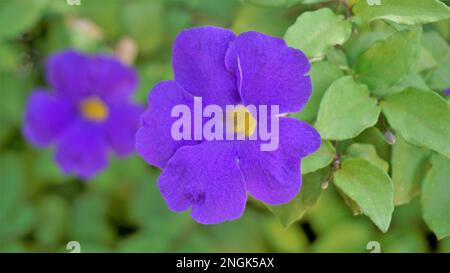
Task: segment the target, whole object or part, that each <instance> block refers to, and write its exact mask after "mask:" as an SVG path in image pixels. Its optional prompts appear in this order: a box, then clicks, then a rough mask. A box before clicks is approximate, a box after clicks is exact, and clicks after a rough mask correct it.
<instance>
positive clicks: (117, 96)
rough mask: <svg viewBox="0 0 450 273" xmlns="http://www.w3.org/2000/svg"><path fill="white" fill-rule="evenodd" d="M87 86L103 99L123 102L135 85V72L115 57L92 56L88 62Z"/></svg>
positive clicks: (136, 81)
mask: <svg viewBox="0 0 450 273" xmlns="http://www.w3.org/2000/svg"><path fill="white" fill-rule="evenodd" d="M88 74H89V80H90V83H89V87H90V88H91V89H92V90H93V92H95V93H96V94H98V95H99V96H100V97H101V98H102V99H103V100H105V101H109V102H119V103H120V102H123V101H124V100H128V98H129V97H130V95H131V94H132V93H133V92H134V90H135V89H136V87H137V83H138V77H137V75H136V72H135V71H134V70H133V69H132V68H131V67H128V66H125V65H124V64H122V63H121V62H119V61H118V60H116V59H115V58H113V57H111V56H106V55H97V56H93V57H92V58H91V59H90V62H89V72H88Z"/></svg>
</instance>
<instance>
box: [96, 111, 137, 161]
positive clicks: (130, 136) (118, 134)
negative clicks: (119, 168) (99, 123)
mask: <svg viewBox="0 0 450 273" xmlns="http://www.w3.org/2000/svg"><path fill="white" fill-rule="evenodd" d="M143 112H144V109H143V107H140V106H136V105H132V104H125V105H121V106H111V109H110V116H109V117H108V120H107V122H106V124H105V133H106V139H107V141H108V143H109V144H110V145H111V146H112V148H113V149H114V151H115V152H116V153H117V154H118V155H119V156H126V155H128V154H130V153H131V152H133V150H134V146H135V145H134V140H135V135H136V132H137V130H138V128H139V118H140V116H141V114H142V113H143Z"/></svg>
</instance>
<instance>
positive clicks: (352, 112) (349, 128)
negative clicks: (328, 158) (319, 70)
mask: <svg viewBox="0 0 450 273" xmlns="http://www.w3.org/2000/svg"><path fill="white" fill-rule="evenodd" d="M379 113H380V107H379V106H378V105H377V100H376V99H375V98H371V97H370V96H369V91H368V90H367V87H366V86H364V85H361V84H358V83H356V82H355V81H354V80H353V78H352V77H350V76H347V77H343V78H341V79H339V80H337V81H335V82H334V83H333V84H332V85H331V86H330V88H328V90H327V91H326V93H325V95H324V96H323V99H322V102H321V103H320V109H319V114H318V117H317V122H316V128H317V129H318V130H319V132H320V134H321V136H322V138H323V139H333V140H345V139H349V138H353V137H355V136H357V135H358V134H360V133H361V132H362V131H363V130H364V129H366V128H369V127H372V126H373V125H374V124H375V123H376V122H377V120H378V115H379Z"/></svg>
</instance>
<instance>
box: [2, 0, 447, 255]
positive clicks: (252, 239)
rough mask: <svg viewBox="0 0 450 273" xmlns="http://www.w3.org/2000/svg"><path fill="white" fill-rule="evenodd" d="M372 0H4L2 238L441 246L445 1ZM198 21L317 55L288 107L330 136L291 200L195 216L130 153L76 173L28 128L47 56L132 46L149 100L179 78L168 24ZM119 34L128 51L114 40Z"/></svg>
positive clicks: (127, 248) (92, 245)
mask: <svg viewBox="0 0 450 273" xmlns="http://www.w3.org/2000/svg"><path fill="white" fill-rule="evenodd" d="M369 2H376V1H373V0H372V1H370V0H369V1H365V0H359V1H358V0H348V1H337V0H333V1H326V0H242V1H238V0H184V1H183V0H165V1H164V0H81V5H80V6H70V5H68V4H67V3H66V1H65V0H0V25H1V26H2V27H1V28H0V92H1V93H0V94H1V97H0V124H1V126H0V154H1V158H0V251H1V252H53V251H56V252H67V251H68V250H66V248H65V247H66V244H67V242H69V241H79V242H80V243H81V251H82V252H91V251H94V252H97V251H100V252H115V251H118V252H182V251H188V252H210V251H214V252H230V251H239V252H266V251H271V252H278V251H280V252H368V251H369V250H367V249H366V245H367V243H368V242H369V241H379V242H380V243H381V251H382V252H428V251H433V252H450V238H445V237H446V236H448V235H450V159H449V158H450V106H449V105H450V102H449V99H448V98H445V97H444V96H443V95H442V94H443V91H444V89H448V88H450V77H449V75H450V47H449V41H450V19H449V18H450V11H449V8H448V7H447V6H448V5H449V1H438V0H381V2H382V6H372V5H369V4H368V3H369ZM444 3H445V4H444ZM446 5H447V6H446ZM199 25H216V26H221V27H226V28H231V29H233V30H234V31H235V32H237V33H239V32H243V31H247V30H257V31H260V32H264V33H266V34H269V35H274V36H279V37H284V38H285V40H286V42H287V43H288V44H289V45H290V46H292V47H296V48H300V49H302V50H303V51H304V52H305V53H306V54H307V55H308V57H309V58H310V59H311V61H312V62H313V64H312V70H311V76H312V80H313V88H314V90H313V96H312V98H311V101H310V102H309V103H308V105H307V106H306V108H305V109H304V110H303V111H302V112H300V113H296V114H293V116H295V117H297V118H299V119H302V120H306V121H308V122H311V123H312V124H314V125H315V126H316V128H318V130H319V131H320V132H321V134H322V136H323V138H324V142H323V145H322V147H321V149H320V150H319V151H318V152H317V153H315V154H314V155H312V156H310V157H309V158H307V159H305V160H304V162H303V163H302V164H303V166H302V169H303V174H304V186H303V188H302V191H301V193H300V194H299V195H298V196H297V197H296V198H295V199H294V200H293V201H292V202H290V203H289V204H286V205H283V206H278V207H269V206H265V205H263V204H262V203H259V202H257V201H254V200H250V202H249V203H248V205H247V209H246V212H245V214H244V216H243V217H242V218H241V219H239V220H237V221H234V222H228V223H224V224H220V225H214V226H202V225H199V224H197V223H195V222H194V221H193V220H192V219H190V217H189V215H188V213H182V214H175V213H172V212H170V211H169V210H168V209H167V207H166V204H165V203H164V201H163V200H162V198H161V197H160V195H159V193H158V190H157V188H156V179H157V177H158V175H159V171H158V170H156V169H154V168H152V167H150V166H147V165H146V164H145V163H143V161H142V160H141V159H140V158H138V157H137V156H136V155H133V156H130V157H129V158H127V159H126V160H122V161H119V160H116V159H114V158H111V164H110V167H109V168H108V169H107V170H106V171H104V172H103V173H101V174H100V175H98V176H97V177H96V178H94V179H93V180H92V181H89V182H82V181H79V180H77V179H76V178H75V177H64V176H63V175H62V174H61V173H60V172H59V170H58V168H57V167H56V166H55V163H54V162H53V161H52V151H51V149H46V150H37V149H35V148H33V147H31V146H30V145H29V144H27V143H26V141H25V140H24V139H23V137H22V135H21V131H20V127H21V123H22V115H23V112H24V104H25V101H26V98H27V95H28V94H29V92H30V91H31V90H32V89H33V88H35V87H38V86H46V83H45V81H44V70H43V66H42V63H43V60H45V58H46V57H47V56H48V55H49V54H51V53H53V52H56V51H58V50H61V49H64V48H67V47H72V48H77V49H79V50H82V51H85V52H90V53H95V52H100V51H101V52H110V53H116V54H117V52H120V54H122V55H121V56H128V57H127V59H128V60H130V61H132V62H133V65H134V67H135V68H136V69H137V70H138V71H139V75H140V85H139V90H138V91H137V93H136V96H135V99H136V101H138V102H141V103H143V104H144V103H146V97H147V94H148V92H149V90H150V88H151V87H152V86H153V85H154V84H156V83H157V82H158V81H160V80H164V79H170V78H172V74H171V73H172V72H171V66H170V61H171V54H170V49H171V44H172V41H173V39H174V37H175V36H176V34H177V33H178V32H179V31H180V30H182V29H184V28H189V27H192V26H199ZM124 38H126V39H128V40H126V41H128V42H130V41H131V44H135V45H136V49H137V51H136V52H137V56H136V58H134V57H133V56H134V54H133V52H134V51H133V50H130V49H126V48H125V49H123V48H122V49H121V50H118V49H117V48H118V44H119V43H120V41H124ZM438 239H439V240H438Z"/></svg>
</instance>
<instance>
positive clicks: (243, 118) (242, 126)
mask: <svg viewBox="0 0 450 273" xmlns="http://www.w3.org/2000/svg"><path fill="white" fill-rule="evenodd" d="M228 115H232V117H233V119H234V128H233V131H234V132H235V133H236V134H244V135H245V136H248V137H249V136H251V135H252V134H253V132H254V131H255V129H256V119H255V118H254V117H253V116H252V115H251V114H250V112H249V111H248V109H247V108H246V107H245V106H243V105H238V106H236V107H235V108H234V110H233V111H232V112H229V113H228Z"/></svg>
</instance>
